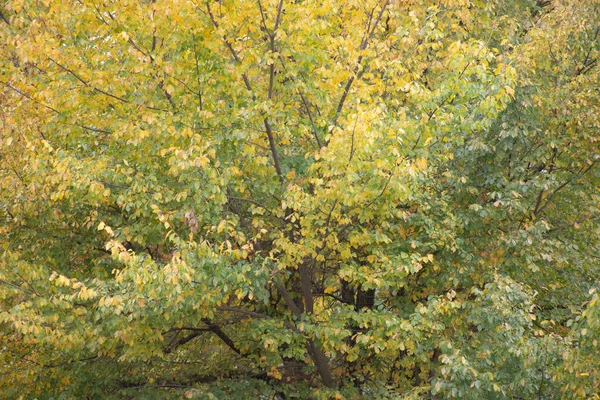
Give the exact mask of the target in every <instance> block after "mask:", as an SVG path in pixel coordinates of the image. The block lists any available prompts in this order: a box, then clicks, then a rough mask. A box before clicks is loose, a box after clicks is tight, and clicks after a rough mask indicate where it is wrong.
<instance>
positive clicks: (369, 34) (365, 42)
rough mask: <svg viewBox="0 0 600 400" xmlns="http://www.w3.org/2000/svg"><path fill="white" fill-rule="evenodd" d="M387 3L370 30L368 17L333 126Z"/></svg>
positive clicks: (387, 0) (382, 7)
mask: <svg viewBox="0 0 600 400" xmlns="http://www.w3.org/2000/svg"><path fill="white" fill-rule="evenodd" d="M388 4H389V0H386V1H385V2H384V3H383V5H382V6H381V10H380V11H379V15H378V16H377V19H376V20H375V23H373V26H372V27H371V30H370V31H369V27H370V24H371V18H369V22H368V25H367V32H366V33H365V36H364V37H363V40H362V41H361V44H360V47H359V52H361V54H360V55H359V56H358V59H357V60H356V66H355V67H354V70H353V71H352V76H350V78H348V81H347V82H346V85H345V87H344V91H343V92H342V97H341V98H340V101H339V102H338V106H337V109H336V111H335V116H334V117H333V124H332V125H333V126H336V125H337V120H338V118H339V116H340V114H341V112H342V109H343V108H344V103H345V102H346V98H347V97H348V93H349V92H350V88H351V87H352V83H353V82H354V80H355V79H356V77H357V75H358V72H359V69H360V65H361V63H362V60H363V57H364V56H363V54H362V52H363V51H364V50H366V49H367V47H368V46H369V42H370V40H371V37H372V36H373V34H374V33H375V30H376V29H377V26H378V25H379V23H380V22H381V18H382V17H383V13H384V12H385V10H386V8H387V6H388ZM371 15H372V14H371ZM326 145H327V143H326Z"/></svg>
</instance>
